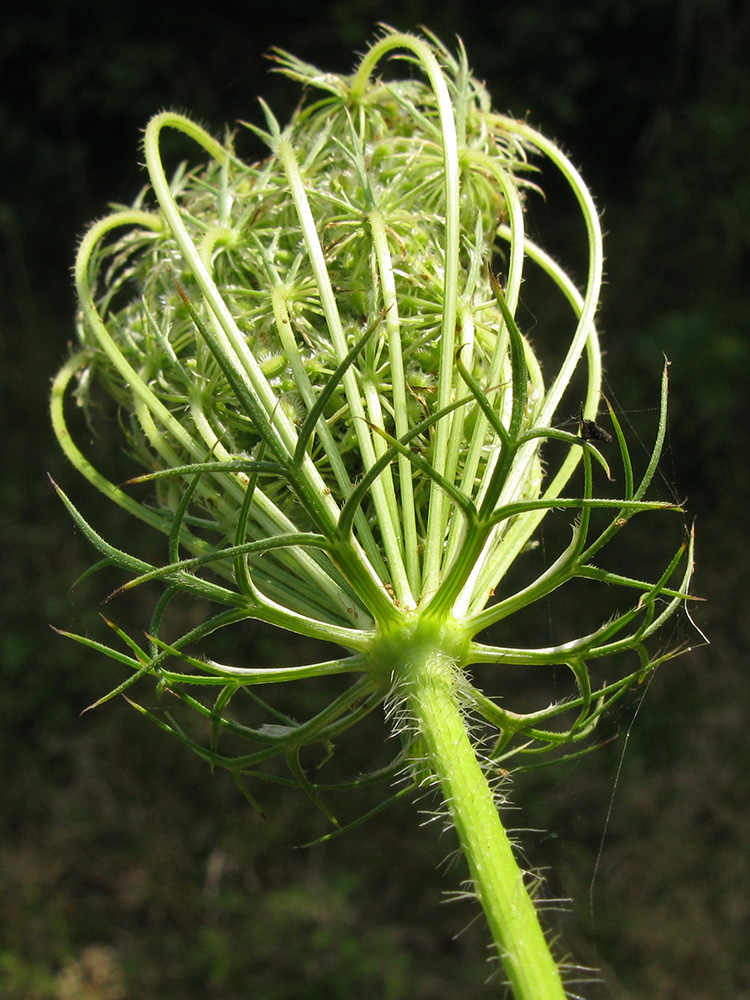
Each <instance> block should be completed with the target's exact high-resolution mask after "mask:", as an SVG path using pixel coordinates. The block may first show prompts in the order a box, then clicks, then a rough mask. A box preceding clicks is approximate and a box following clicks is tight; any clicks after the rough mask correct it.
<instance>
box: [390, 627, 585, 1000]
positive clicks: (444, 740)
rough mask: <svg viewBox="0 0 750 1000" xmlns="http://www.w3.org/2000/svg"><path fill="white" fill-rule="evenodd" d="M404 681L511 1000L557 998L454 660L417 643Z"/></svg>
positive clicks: (549, 960) (559, 989)
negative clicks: (467, 718)
mask: <svg viewBox="0 0 750 1000" xmlns="http://www.w3.org/2000/svg"><path fill="white" fill-rule="evenodd" d="M405 680H406V687H407V691H408V695H407V697H408V701H409V707H410V711H411V713H412V715H413V717H414V719H415V722H416V725H417V727H418V730H419V732H420V733H421V735H422V738H423V740H424V743H425V746H426V749H427V755H428V761H429V764H430V766H431V768H432V769H433V770H434V772H435V774H436V775H437V778H438V780H439V782H440V787H441V790H442V794H443V798H444V800H445V802H446V803H447V805H448V808H449V810H450V813H451V817H452V819H453V822H454V824H455V827H456V831H457V833H458V837H459V840H460V843H461V848H462V850H463V853H464V855H465V857H466V859H467V861H468V864H469V869H470V872H471V879H472V882H473V887H474V891H475V893H476V895H477V898H478V899H479V902H480V903H481V904H482V908H483V910H484V912H485V915H486V917H487V921H488V924H489V926H490V930H491V933H492V937H493V940H494V942H495V946H496V947H497V951H498V955H499V957H500V961H501V963H502V966H503V970H504V972H505V975H506V976H507V979H508V981H509V983H510V985H511V987H512V989H513V995H514V997H515V1000H564V998H565V990H564V988H563V985H562V980H561V978H560V972H559V969H558V967H557V964H556V962H555V960H554V958H553V957H552V955H551V953H550V949H549V945H548V943H547V941H546V939H545V936H544V932H543V931H542V928H541V925H540V923H539V918H538V916H537V912H536V909H535V907H534V903H533V902H532V900H531V897H530V896H529V893H528V890H527V889H526V886H525V884H524V878H523V873H522V871H521V870H520V868H519V867H518V864H517V863H516V860H515V858H514V856H513V849H512V847H511V843H510V840H509V838H508V835H507V833H506V831H505V828H504V827H503V824H502V821H501V819H500V815H499V813H498V810H497V805H496V802H495V798H494V795H493V793H492V789H491V788H490V786H489V784H488V781H487V777H486V775H485V773H484V772H483V770H482V768H481V767H480V765H479V762H478V760H477V756H476V751H475V749H474V747H473V746H472V744H471V741H470V739H469V736H468V733H467V730H466V724H465V722H464V717H463V714H462V711H461V708H460V704H459V699H458V698H457V692H458V690H459V685H460V674H459V673H458V671H457V669H456V664H455V660H454V658H453V657H452V656H450V655H448V654H447V653H445V652H444V651H442V650H441V649H440V648H436V647H435V646H434V645H432V644H427V645H423V646H417V648H416V649H415V651H414V655H413V656H412V657H410V659H409V661H408V663H407V666H406V678H405Z"/></svg>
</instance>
